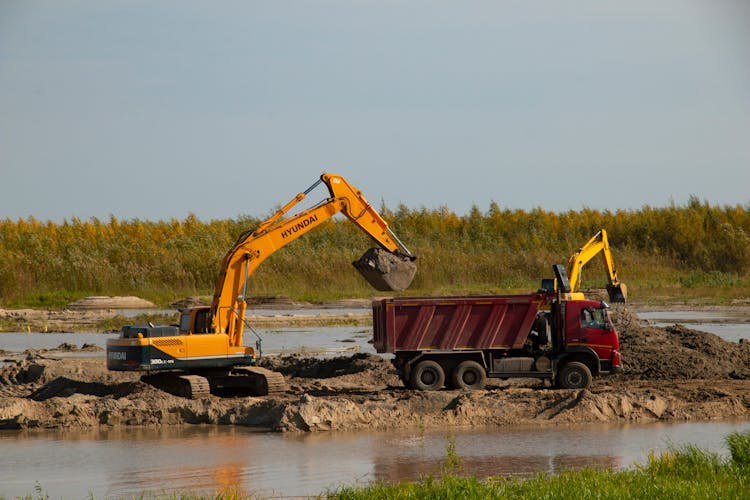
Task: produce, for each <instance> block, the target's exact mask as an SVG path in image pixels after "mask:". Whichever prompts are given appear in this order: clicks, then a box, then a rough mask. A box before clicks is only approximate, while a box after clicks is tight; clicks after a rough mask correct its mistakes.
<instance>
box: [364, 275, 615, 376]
mask: <svg viewBox="0 0 750 500" xmlns="http://www.w3.org/2000/svg"><path fill="white" fill-rule="evenodd" d="M553 267H554V268H555V273H556V274H557V275H558V282H559V283H561V284H562V287H561V291H562V292H564V290H565V283H567V277H566V276H565V274H564V273H565V271H564V269H563V268H562V266H553ZM560 273H561V274H560ZM607 309H608V306H607V304H606V303H605V302H600V301H592V300H565V299H562V298H561V296H560V294H559V292H555V291H553V290H551V289H548V290H540V291H539V292H537V293H532V294H528V295H492V296H472V297H402V298H386V299H381V300H376V301H374V302H373V335H374V345H375V349H376V350H377V352H380V353H393V354H394V355H395V359H394V364H395V366H396V368H397V369H398V371H399V374H400V375H401V379H402V381H403V382H404V384H405V385H407V386H409V387H412V388H415V389H421V390H437V389H440V388H442V387H443V386H447V387H449V388H456V389H481V388H482V387H484V385H485V383H486V381H487V377H497V378H501V379H507V378H512V377H526V378H540V379H550V380H552V381H553V382H554V383H555V384H556V385H557V386H558V387H560V388H565V389H579V388H585V387H588V386H589V385H590V384H591V380H592V377H593V376H598V375H606V374H609V373H616V372H620V371H622V363H621V361H620V352H619V350H618V349H619V339H618V335H617V331H616V330H615V328H614V326H613V325H612V321H611V320H610V318H609V314H608V313H607Z"/></svg>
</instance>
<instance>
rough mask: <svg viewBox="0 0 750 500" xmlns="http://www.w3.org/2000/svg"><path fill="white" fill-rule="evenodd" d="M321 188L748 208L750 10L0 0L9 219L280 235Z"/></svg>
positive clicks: (339, 0) (720, 5)
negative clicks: (242, 227) (343, 184)
mask: <svg viewBox="0 0 750 500" xmlns="http://www.w3.org/2000/svg"><path fill="white" fill-rule="evenodd" d="M323 172H332V173H336V174H340V175H342V176H344V177H345V178H346V179H348V180H349V182H350V183H351V184H353V185H354V186H356V187H357V188H359V189H360V190H361V191H362V192H363V194H364V195H365V196H366V197H367V198H368V199H369V200H370V201H371V202H372V203H373V204H374V205H375V206H376V207H380V205H381V203H385V205H386V206H388V207H389V208H395V207H397V206H398V205H399V204H401V203H403V204H404V205H406V206H407V207H410V208H414V209H419V208H422V207H424V208H428V209H435V208H440V207H448V208H449V209H450V210H452V211H454V212H456V213H458V214H463V213H466V212H468V211H469V210H470V209H471V207H472V206H477V207H478V208H479V209H480V210H482V211H486V210H487V209H488V208H489V205H490V203H491V202H493V201H494V202H496V203H497V204H498V205H499V206H500V207H501V208H510V209H525V210H528V209H533V208H537V207H541V208H543V209H545V210H552V211H557V212H561V211H566V210H580V209H582V208H584V207H588V208H593V209H599V210H605V209H609V210H617V209H633V210H637V209H638V208H641V207H642V206H644V205H650V206H657V207H658V206H668V205H670V204H673V203H674V204H677V205H684V204H686V203H687V202H688V200H689V198H690V197H691V196H697V197H698V198H699V199H701V200H705V201H707V202H709V203H710V204H715V205H736V204H739V205H742V206H744V207H750V189H748V186H750V2H746V1H744V0H710V1H709V0H658V1H654V0H629V1H627V2H623V1H620V0H581V1H575V2H561V1H558V0H518V1H511V0H493V1H474V0H468V1H465V2H456V1H444V0H401V1H395V0H325V1H312V0H311V1H302V0H300V1H288V0H273V1H252V0H247V1H222V2H217V1H198V0H160V1H153V0H128V1H119V0H108V1H104V2H103V1H101V0H47V1H41V0H2V1H0V219H5V218H10V219H17V218H26V217H29V216H33V217H35V218H37V219H39V220H52V221H56V222H60V221H62V220H65V219H68V220H69V219H71V218H73V217H78V218H80V219H88V218H91V217H97V218H99V219H108V218H109V217H110V216H114V217H117V218H118V219H134V218H138V219H145V220H160V219H170V218H178V219H182V218H185V217H186V216H188V215H189V214H194V215H195V216H197V217H198V218H199V219H202V220H210V219H222V218H234V217H238V216H240V215H251V216H265V215H269V214H270V213H271V212H272V211H273V209H275V208H277V207H278V206H280V205H282V204H284V203H286V202H287V201H288V200H290V199H291V198H292V197H293V196H294V195H296V194H297V193H298V192H300V191H303V190H304V189H306V188H307V187H308V186H310V185H311V184H312V183H313V182H314V181H315V180H317V178H318V177H319V176H320V174H321V173H323ZM326 195H327V192H326V191H325V190H324V189H319V190H317V191H314V192H313V193H311V194H310V198H311V199H312V200H314V201H318V200H321V199H323V198H325V196H326Z"/></svg>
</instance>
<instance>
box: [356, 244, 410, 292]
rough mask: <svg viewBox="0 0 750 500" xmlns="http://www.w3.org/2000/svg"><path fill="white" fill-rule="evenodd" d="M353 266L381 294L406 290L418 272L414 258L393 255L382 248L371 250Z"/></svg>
mask: <svg viewBox="0 0 750 500" xmlns="http://www.w3.org/2000/svg"><path fill="white" fill-rule="evenodd" d="M352 264H353V265H354V267H355V268H357V271H359V273H360V274H361V275H362V277H363V278H365V279H366V280H367V282H368V283H370V285H372V287H373V288H375V289H376V290H379V291H381V292H400V291H402V290H406V289H407V288H409V285H411V282H412V280H413V279H414V274H415V273H416V272H417V265H416V264H415V263H414V258H413V257H406V256H403V255H397V254H393V253H391V252H389V251H387V250H383V249H382V248H370V249H369V250H368V251H366V252H365V253H364V254H363V255H362V257H360V258H359V259H357V260H356V261H354V262H352Z"/></svg>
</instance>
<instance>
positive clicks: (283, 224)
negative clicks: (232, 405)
mask: <svg viewBox="0 0 750 500" xmlns="http://www.w3.org/2000/svg"><path fill="white" fill-rule="evenodd" d="M321 183H322V184H325V185H326V186H327V187H328V191H329V197H328V198H326V199H325V200H323V201H321V202H320V203H318V204H317V205H315V206H313V207H311V208H308V209H306V210H302V211H300V212H298V213H296V214H294V215H291V216H288V217H284V216H285V215H286V214H287V213H288V212H289V211H290V210H291V209H292V208H293V207H294V206H295V205H297V204H298V203H299V202H301V201H302V200H303V199H305V198H306V197H307V195H308V194H309V193H310V192H311V191H312V190H313V189H315V188H316V187H317V186H318V185H320V184H321ZM339 212H340V213H343V214H344V215H345V216H346V217H347V218H348V219H349V220H351V221H352V222H353V223H354V224H355V225H357V226H358V227H359V228H360V229H361V230H362V231H364V232H365V233H367V234H368V235H369V236H370V237H371V238H372V239H373V240H375V242H376V243H377V244H378V245H379V247H376V248H371V249H369V250H368V251H367V252H365V254H364V255H362V257H360V258H359V259H358V260H357V261H355V262H354V263H353V264H354V267H355V268H356V269H357V270H358V271H359V272H360V274H362V276H363V277H364V278H365V279H366V280H367V281H368V282H369V283H370V284H371V285H372V286H373V287H374V288H376V289H378V290H381V291H400V290H404V289H406V288H407V287H408V286H409V285H410V284H411V281H412V279H413V278H414V274H415V272H416V265H415V264H414V260H415V257H414V256H413V255H412V254H411V252H410V251H409V249H407V248H406V247H405V246H404V244H403V243H402V242H401V241H400V240H399V239H398V237H396V235H395V234H394V233H393V232H392V231H391V229H390V228H389V227H388V224H387V223H386V221H385V220H383V218H382V217H381V216H380V215H379V214H378V213H377V212H376V211H375V210H374V209H373V208H372V206H371V205H370V203H369V202H368V201H367V200H366V199H365V197H364V196H363V195H362V193H361V192H360V191H359V190H358V189H356V188H355V187H354V186H352V185H351V184H349V183H348V182H347V181H346V180H345V179H344V178H343V177H341V176H339V175H334V174H329V173H326V174H323V175H321V177H320V179H319V180H318V181H316V182H315V183H314V184H313V185H312V186H310V187H309V188H308V189H307V190H305V191H303V192H301V193H299V194H298V195H297V196H295V197H294V198H293V199H292V200H291V201H289V203H287V204H286V205H284V206H283V207H282V208H281V209H279V210H278V211H277V212H276V213H275V214H274V215H272V216H271V217H270V218H269V219H267V220H266V221H264V222H262V223H261V224H260V225H259V226H258V227H256V228H255V229H252V230H248V231H246V232H244V233H242V234H241V235H240V236H239V238H238V239H237V242H236V243H235V244H234V246H233V247H232V248H231V249H230V250H229V251H228V252H227V253H226V255H225V256H224V259H223V260H222V263H221V269H220V273H219V277H218V280H217V282H216V288H215V291H214V296H213V300H212V303H211V305H210V306H200V307H193V308H189V309H185V310H183V311H181V313H180V320H179V325H170V326H164V325H159V326H155V325H152V324H150V323H149V324H148V325H142V326H124V327H123V328H122V332H121V334H120V336H119V337H118V338H117V339H111V340H108V341H107V368H108V369H110V370H116V371H143V372H146V374H145V375H143V376H142V377H141V379H142V380H143V381H144V382H147V383H149V384H151V385H154V386H156V387H158V388H160V389H162V390H165V391H166V392H169V393H172V394H175V395H178V396H182V397H187V398H193V399H195V398H200V397H204V396H207V395H208V394H209V393H211V392H214V393H217V394H221V393H227V392H229V393H231V392H234V393H238V392H241V393H249V394H251V395H259V396H260V395H268V394H273V393H279V392H283V391H285V390H286V384H285V382H284V378H283V376H282V375H281V374H280V373H276V372H273V371H271V370H267V369H264V368H261V367H259V366H256V362H257V360H258V357H259V354H260V352H259V351H260V345H259V343H257V344H256V348H253V347H249V346H245V345H244V343H243V333H244V329H245V326H246V324H247V323H246V317H245V316H246V311H247V298H248V297H247V286H248V281H249V280H250V277H251V276H252V274H253V272H254V271H255V270H256V269H257V268H258V266H259V265H260V264H261V263H262V262H263V261H264V260H265V259H267V258H268V257H269V256H271V255H272V254H273V253H274V252H276V251H277V250H279V249H281V248H282V247H283V246H284V245H287V244H288V243H290V242H292V241H294V240H296V239H297V238H299V237H301V236H302V235H304V234H306V233H308V232H310V231H312V230H313V229H315V228H316V227H318V226H320V225H321V224H322V223H323V222H324V221H326V220H328V219H330V218H331V217H333V216H334V215H335V214H337V213H339Z"/></svg>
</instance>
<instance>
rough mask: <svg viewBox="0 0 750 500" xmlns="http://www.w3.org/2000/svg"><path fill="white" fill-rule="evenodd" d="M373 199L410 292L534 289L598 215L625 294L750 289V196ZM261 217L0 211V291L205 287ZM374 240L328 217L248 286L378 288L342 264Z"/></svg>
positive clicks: (21, 301)
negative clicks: (421, 203) (608, 205)
mask: <svg viewBox="0 0 750 500" xmlns="http://www.w3.org/2000/svg"><path fill="white" fill-rule="evenodd" d="M380 212H381V214H382V215H383V216H384V218H385V219H386V220H387V221H389V223H390V225H391V228H392V229H393V230H394V231H395V232H396V234H397V235H398V236H399V237H400V238H401V239H402V240H403V241H404V243H405V244H406V245H407V246H408V247H409V248H410V249H411V250H412V252H413V253H414V254H416V255H417V256H418V261H417V262H418V269H419V270H418V272H417V277H416V279H415V281H414V283H413V285H412V287H411V288H410V289H409V291H407V292H406V293H407V294H442V293H481V292H510V291H518V290H529V289H535V288H536V287H538V284H539V280H540V279H541V278H542V277H548V276H550V275H551V267H550V266H551V265H552V264H554V263H566V262H567V259H568V257H569V256H570V255H571V253H573V252H574V251H575V250H577V249H578V247H579V246H580V245H582V244H583V243H584V242H585V241H587V240H588V239H589V238H590V237H591V236H593V235H594V234H595V233H596V232H597V231H598V230H599V229H600V228H605V229H607V231H608V233H609V237H610V238H609V239H610V243H611V245H612V247H613V252H614V254H615V259H616V262H617V264H618V272H619V275H620V278H621V279H622V280H623V281H625V282H626V283H627V284H628V287H629V289H630V292H631V295H632V294H633V293H635V294H636V296H637V295H638V294H641V295H642V296H646V295H649V294H651V295H659V294H667V295H672V296H677V297H679V296H681V295H695V294H703V293H708V294H709V295H713V296H715V297H716V298H717V300H725V299H727V298H731V297H737V296H745V297H746V296H747V294H748V291H749V290H750V236H749V235H750V214H749V213H748V207H747V206H740V205H735V206H712V205H710V204H708V203H707V202H701V201H700V200H698V199H697V198H694V197H693V198H691V199H690V200H689V201H688V203H686V204H684V205H674V204H673V205H671V206H668V207H661V208H657V207H650V206H645V207H642V208H641V209H639V210H616V211H608V210H605V211H599V210H591V209H582V210H578V211H567V212H562V213H556V212H550V211H545V210H543V209H541V208H538V209H535V210H531V211H524V210H512V209H502V208H501V207H500V206H499V205H498V204H497V203H494V202H493V203H491V204H490V206H489V208H488V209H487V210H485V211H482V210H480V209H479V208H478V207H474V208H473V209H472V210H471V211H470V212H469V213H468V214H466V215H457V214H455V213H454V212H452V211H451V210H449V209H448V208H447V207H440V208H437V209H427V208H419V209H412V208H408V207H406V206H403V205H401V206H399V207H397V209H396V210H395V211H393V210H390V209H388V208H387V207H381V208H380ZM259 222H260V220H259V219H258V218H254V217H249V216H242V217H238V218H235V219H226V220H211V221H201V220H199V219H197V218H196V217H195V216H192V215H191V216H189V217H187V218H185V219H184V220H176V219H171V220H167V221H145V220H139V219H135V220H127V221H121V220H118V219H117V218H115V217H110V218H109V220H100V219H96V218H93V219H89V220H80V219H75V218H74V219H71V220H65V221H63V222H62V223H55V222H50V221H39V220H36V219H35V218H33V217H29V218H26V219H18V220H10V219H5V220H0V304H1V305H3V306H6V307H8V306H11V307H12V306H61V305H64V304H66V303H67V302H69V301H71V300H74V299H76V298H80V297H84V296H87V295H139V296H141V297H144V298H147V299H151V300H154V301H156V302H158V303H161V304H163V303H166V302H168V301H170V300H172V299H175V298H180V297H185V296H189V295H207V294H208V295H210V294H211V293H212V292H213V286H214V282H215V280H216V277H217V274H218V272H219V269H218V267H219V264H220V262H221V258H222V257H223V255H224V253H225V252H226V251H227V250H228V249H229V248H230V247H231V246H232V244H233V243H234V241H235V239H236V238H237V236H238V235H239V234H240V233H241V232H242V231H244V230H247V229H250V228H253V227H255V226H257V225H258V224H259ZM369 246H372V242H371V241H370V240H369V238H368V237H367V235H365V234H364V233H362V232H361V231H359V230H358V229H357V228H356V227H355V226H354V225H353V224H350V223H349V222H348V221H347V220H346V219H344V218H343V217H342V218H337V219H334V220H331V221H328V222H326V223H324V224H323V225H322V226H321V227H319V228H317V229H316V230H314V231H312V232H310V233H308V234H307V235H305V236H304V237H302V238H300V239H298V240H296V241H294V242H292V243H290V244H289V245H287V246H286V247H285V248H284V249H283V250H281V251H278V252H276V253H275V254H274V255H272V256H271V257H270V258H269V259H268V260H267V261H266V262H265V263H264V264H263V265H262V266H261V267H260V268H259V269H258V271H257V272H256V273H255V275H254V276H253V277H252V279H251V282H250V286H249V291H250V294H251V295H256V296H286V297H290V298H293V299H299V300H308V301H312V302H320V301H326V300H334V299H340V298H350V297H369V296H372V295H374V293H375V292H374V291H373V290H372V289H370V288H369V287H368V286H367V284H366V283H365V282H364V280H362V279H361V278H360V277H359V276H358V275H357V273H356V272H355V271H354V270H353V269H352V268H351V266H350V263H351V262H352V261H353V260H355V259H356V258H358V257H359V256H360V255H361V254H362V253H363V252H364V251H365V250H366V249H367V248H368V247H369ZM589 266H590V267H589V268H587V273H586V274H585V276H584V286H589V287H600V286H603V285H604V283H605V276H604V273H603V272H602V270H601V268H600V267H599V264H598V263H592V264H590V265H589ZM589 269H590V270H589Z"/></svg>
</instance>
